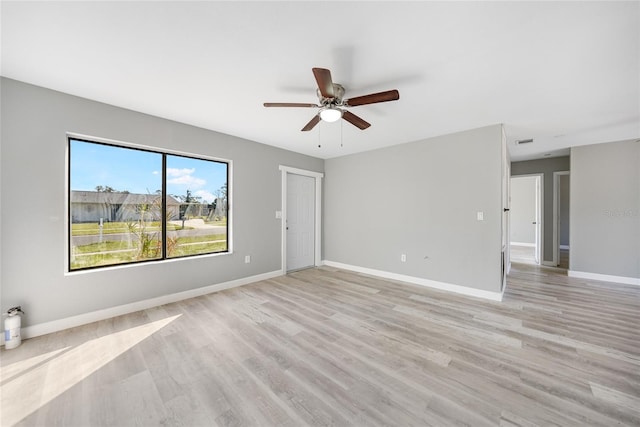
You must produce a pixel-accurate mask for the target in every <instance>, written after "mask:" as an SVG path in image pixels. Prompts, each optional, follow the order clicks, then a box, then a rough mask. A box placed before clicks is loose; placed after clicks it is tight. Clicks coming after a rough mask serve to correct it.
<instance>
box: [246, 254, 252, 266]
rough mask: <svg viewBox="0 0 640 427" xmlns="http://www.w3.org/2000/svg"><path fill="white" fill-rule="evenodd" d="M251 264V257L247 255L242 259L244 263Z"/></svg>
mask: <svg viewBox="0 0 640 427" xmlns="http://www.w3.org/2000/svg"><path fill="white" fill-rule="evenodd" d="M250 262H251V255H247V256H245V257H244V263H245V264H249V263H250Z"/></svg>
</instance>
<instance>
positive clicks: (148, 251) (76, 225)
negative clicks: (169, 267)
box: [69, 138, 229, 271]
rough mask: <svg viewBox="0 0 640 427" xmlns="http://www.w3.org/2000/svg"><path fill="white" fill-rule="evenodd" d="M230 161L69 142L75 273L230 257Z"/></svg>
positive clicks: (71, 252)
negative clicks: (216, 255) (225, 254)
mask: <svg viewBox="0 0 640 427" xmlns="http://www.w3.org/2000/svg"><path fill="white" fill-rule="evenodd" d="M228 174H229V165H228V164H227V163H226V162H222V161H214V160H207V159H201V158H194V157H187V156H179V155H175V154H167V153H161V152H154V151H147V150H141V149H136V148H129V147H121V146H116V145H110V144H104V143H97V142H91V141H84V140H80V139H74V138H70V139H69V224H70V230H69V270H71V271H73V270H80V269H86V268H93V267H101V266H107V265H116V264H127V263H134V262H142V261H149V260H159V259H167V258H176V257H185V256H192V255H201V254H209V253H217V252H227V251H228V248H229V245H228V241H227V236H228V222H227V213H228V212H227V211H228V209H227V205H228Z"/></svg>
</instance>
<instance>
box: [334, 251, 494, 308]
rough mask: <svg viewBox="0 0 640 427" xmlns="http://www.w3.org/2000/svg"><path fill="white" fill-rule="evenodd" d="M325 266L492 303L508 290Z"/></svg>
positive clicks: (367, 269)
mask: <svg viewBox="0 0 640 427" xmlns="http://www.w3.org/2000/svg"><path fill="white" fill-rule="evenodd" d="M323 264H324V265H326V266H329V267H334V268H341V269H343V270H350V271H355V272H357V273H364V274H369V275H371V276H377V277H382V278H384V279H391V280H399V281H401V282H407V283H412V284H414V285H420V286H426V287H428V288H434V289H440V290H443V291H448V292H455V293H457V294H462V295H468V296H472V297H476V298H483V299H488V300H491V301H502V295H503V293H504V289H505V288H506V286H505V287H504V288H503V291H502V292H491V291H484V290H481V289H473V288H469V287H467V286H460V285H454V284H451V283H445V282H437V281H435V280H429V279H423V278H421V277H414V276H406V275H404V274H398V273H391V272H388V271H382V270H375V269H372V268H366V267H359V266H356V265H350V264H342V263H340V262H334V261H327V260H325V261H323Z"/></svg>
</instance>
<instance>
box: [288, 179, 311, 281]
mask: <svg viewBox="0 0 640 427" xmlns="http://www.w3.org/2000/svg"><path fill="white" fill-rule="evenodd" d="M315 197H316V196H315V179H314V178H313V177H309V176H302V175H297V174H293V173H287V213H286V224H285V227H286V234H287V271H293V270H299V269H301V268H307V267H313V266H314V265H315Z"/></svg>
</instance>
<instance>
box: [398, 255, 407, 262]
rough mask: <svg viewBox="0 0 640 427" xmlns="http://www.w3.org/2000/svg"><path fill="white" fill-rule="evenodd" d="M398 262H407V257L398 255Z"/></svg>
mask: <svg viewBox="0 0 640 427" xmlns="http://www.w3.org/2000/svg"><path fill="white" fill-rule="evenodd" d="M400 261H402V262H407V255H406V254H402V255H400Z"/></svg>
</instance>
